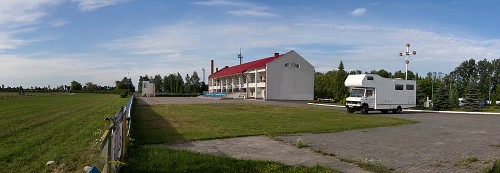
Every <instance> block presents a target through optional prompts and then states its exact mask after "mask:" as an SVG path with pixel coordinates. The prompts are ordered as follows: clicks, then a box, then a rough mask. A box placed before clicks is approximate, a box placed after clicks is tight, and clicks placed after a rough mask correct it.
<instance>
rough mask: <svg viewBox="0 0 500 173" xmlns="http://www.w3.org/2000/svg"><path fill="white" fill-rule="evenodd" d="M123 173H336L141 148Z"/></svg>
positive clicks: (319, 167)
mask: <svg viewBox="0 0 500 173" xmlns="http://www.w3.org/2000/svg"><path fill="white" fill-rule="evenodd" d="M128 158H129V160H128V162H127V164H128V165H129V166H127V167H126V169H125V171H124V172H127V173H129V172H141V173H142V172H156V173H159V172H203V173H211V172H213V173H219V172H248V173H259V172H262V173H271V172H293V173H302V172H304V173H305V172H318V173H319V172H324V173H332V172H339V171H336V170H331V169H329V168H325V167H322V166H315V167H304V166H288V165H283V164H281V163H276V162H270V161H256V160H238V159H233V158H230V157H219V156H214V155H210V154H199V153H194V152H189V151H179V150H174V149H169V148H166V147H157V146H141V147H137V148H134V149H133V150H132V151H131V152H130V155H129V156H128Z"/></svg>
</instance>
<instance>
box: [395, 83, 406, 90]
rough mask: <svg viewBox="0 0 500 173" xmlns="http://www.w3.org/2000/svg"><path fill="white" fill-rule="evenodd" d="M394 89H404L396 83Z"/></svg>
mask: <svg viewBox="0 0 500 173" xmlns="http://www.w3.org/2000/svg"><path fill="white" fill-rule="evenodd" d="M394 88H395V89H396V90H404V87H403V85H399V84H396V85H395V87H394Z"/></svg>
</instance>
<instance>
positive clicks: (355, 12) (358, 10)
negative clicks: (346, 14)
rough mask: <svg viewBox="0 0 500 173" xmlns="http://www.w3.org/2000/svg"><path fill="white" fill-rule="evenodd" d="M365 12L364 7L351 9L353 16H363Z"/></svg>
mask: <svg viewBox="0 0 500 173" xmlns="http://www.w3.org/2000/svg"><path fill="white" fill-rule="evenodd" d="M365 13H366V8H356V9H354V10H353V11H351V15H353V16H363V15H364V14H365Z"/></svg>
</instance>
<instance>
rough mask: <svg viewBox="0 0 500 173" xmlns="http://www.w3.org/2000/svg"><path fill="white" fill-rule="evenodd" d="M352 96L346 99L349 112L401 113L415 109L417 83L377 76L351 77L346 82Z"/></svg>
mask: <svg viewBox="0 0 500 173" xmlns="http://www.w3.org/2000/svg"><path fill="white" fill-rule="evenodd" d="M344 84H345V86H346V87H348V88H349V91H350V95H349V97H347V98H346V105H345V107H346V108H347V112H349V113H354V111H361V113H363V114H367V113H368V111H371V110H378V111H381V112H382V113H388V112H389V111H392V112H393V113H395V114H397V113H401V111H402V109H404V108H410V107H415V104H416V89H417V87H416V82H415V81H413V80H404V79H390V78H383V77H381V76H379V75H376V74H358V75H349V76H348V77H347V79H346V80H345V82H344Z"/></svg>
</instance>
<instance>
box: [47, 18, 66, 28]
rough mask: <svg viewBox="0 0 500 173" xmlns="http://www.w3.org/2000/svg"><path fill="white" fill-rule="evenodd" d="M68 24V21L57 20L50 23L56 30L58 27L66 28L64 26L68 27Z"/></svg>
mask: <svg viewBox="0 0 500 173" xmlns="http://www.w3.org/2000/svg"><path fill="white" fill-rule="evenodd" d="M68 23H69V22H68V21H67V20H66V19H56V20H54V21H52V22H50V26H51V27H54V28H57V27H61V26H64V25H66V24H68Z"/></svg>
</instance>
